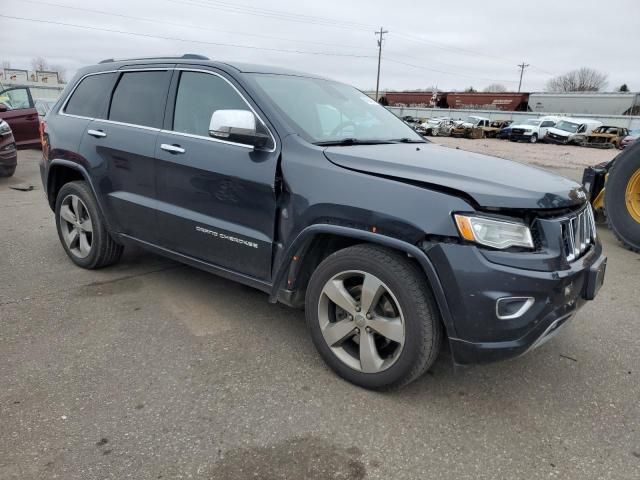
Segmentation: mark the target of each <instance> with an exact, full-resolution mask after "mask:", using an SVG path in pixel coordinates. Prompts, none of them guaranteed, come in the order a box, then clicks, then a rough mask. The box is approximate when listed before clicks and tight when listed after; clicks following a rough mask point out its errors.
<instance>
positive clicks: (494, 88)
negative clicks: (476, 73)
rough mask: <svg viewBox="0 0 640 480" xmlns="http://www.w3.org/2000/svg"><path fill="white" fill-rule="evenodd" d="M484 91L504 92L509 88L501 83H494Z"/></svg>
mask: <svg viewBox="0 0 640 480" xmlns="http://www.w3.org/2000/svg"><path fill="white" fill-rule="evenodd" d="M482 91H483V92H487V93H502V92H506V91H507V88H506V87H505V86H504V85H501V84H499V83H492V84H491V85H487V86H486V87H485V88H484V90H482Z"/></svg>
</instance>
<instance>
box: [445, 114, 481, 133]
mask: <svg viewBox="0 0 640 480" xmlns="http://www.w3.org/2000/svg"><path fill="white" fill-rule="evenodd" d="M453 123H454V124H455V125H454V127H453V129H452V130H451V136H453V137H458V138H460V137H463V138H482V137H483V136H484V130H483V128H484V127H488V126H489V125H490V124H491V120H489V119H488V118H486V117H477V116H475V115H471V116H469V117H467V118H466V119H465V120H458V121H454V122H453Z"/></svg>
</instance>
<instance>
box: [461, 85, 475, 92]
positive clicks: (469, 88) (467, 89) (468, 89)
mask: <svg viewBox="0 0 640 480" xmlns="http://www.w3.org/2000/svg"><path fill="white" fill-rule="evenodd" d="M464 91H465V93H475V92H477V90H476V89H475V88H473V86H471V87H468V88H465V89H464Z"/></svg>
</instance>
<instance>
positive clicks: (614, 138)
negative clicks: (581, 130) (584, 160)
mask: <svg viewBox="0 0 640 480" xmlns="http://www.w3.org/2000/svg"><path fill="white" fill-rule="evenodd" d="M628 134H629V130H627V129H626V128H623V127H613V126H608V125H602V126H601V127H598V128H596V129H594V130H593V132H591V133H590V134H589V135H587V137H586V140H585V141H584V143H583V144H582V145H583V146H585V147H594V148H619V146H620V142H621V141H622V139H623V138H624V137H626V136H627V135H628Z"/></svg>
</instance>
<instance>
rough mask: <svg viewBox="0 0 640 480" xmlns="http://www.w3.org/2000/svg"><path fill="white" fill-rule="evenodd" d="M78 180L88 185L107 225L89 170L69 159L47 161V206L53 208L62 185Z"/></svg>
mask: <svg viewBox="0 0 640 480" xmlns="http://www.w3.org/2000/svg"><path fill="white" fill-rule="evenodd" d="M78 180H81V181H84V182H86V183H87V185H89V188H90V189H91V193H93V197H94V198H95V200H96V203H97V205H98V209H99V210H100V214H101V215H102V218H104V219H105V222H106V223H107V226H109V221H108V218H107V216H106V215H105V211H104V208H103V206H102V203H101V201H100V197H98V195H97V193H96V189H95V188H94V186H93V182H92V181H91V177H90V176H89V172H87V170H86V169H85V168H84V167H83V166H82V165H79V164H77V163H75V162H72V161H70V160H63V159H54V160H52V161H51V162H50V163H49V167H48V169H47V179H46V182H47V183H46V187H47V201H48V202H49V207H50V208H51V210H55V206H56V199H57V196H58V192H59V191H60V189H61V188H62V187H63V185H65V184H66V183H69V182H74V181H78ZM109 230H110V229H109Z"/></svg>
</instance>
